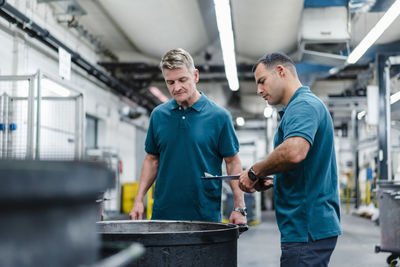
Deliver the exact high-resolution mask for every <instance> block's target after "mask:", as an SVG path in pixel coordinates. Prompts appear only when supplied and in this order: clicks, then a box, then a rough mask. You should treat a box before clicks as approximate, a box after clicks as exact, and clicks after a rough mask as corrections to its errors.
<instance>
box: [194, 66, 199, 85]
mask: <svg viewBox="0 0 400 267" xmlns="http://www.w3.org/2000/svg"><path fill="white" fill-rule="evenodd" d="M193 75H194V82H195V83H198V82H199V76H200V75H199V70H198V69H195V70H194V73H193Z"/></svg>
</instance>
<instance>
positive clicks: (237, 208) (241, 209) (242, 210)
mask: <svg viewBox="0 0 400 267" xmlns="http://www.w3.org/2000/svg"><path fill="white" fill-rule="evenodd" d="M233 211H237V212H240V213H241V214H242V215H243V216H247V209H246V208H239V207H235V208H234V209H233Z"/></svg>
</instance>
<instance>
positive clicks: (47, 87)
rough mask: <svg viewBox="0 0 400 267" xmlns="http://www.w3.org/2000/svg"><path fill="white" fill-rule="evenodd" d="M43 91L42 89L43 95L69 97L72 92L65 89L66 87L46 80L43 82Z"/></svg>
mask: <svg viewBox="0 0 400 267" xmlns="http://www.w3.org/2000/svg"><path fill="white" fill-rule="evenodd" d="M40 82H41V89H42V92H43V93H42V94H43V95H46V94H49V93H50V92H52V93H53V94H56V95H59V96H63V97H67V96H70V95H71V91H70V90H68V89H67V88H65V87H64V86H62V85H60V84H58V83H55V82H53V81H52V80H50V79H45V78H43V79H42V80H41V81H40Z"/></svg>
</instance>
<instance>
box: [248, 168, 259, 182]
mask: <svg viewBox="0 0 400 267" xmlns="http://www.w3.org/2000/svg"><path fill="white" fill-rule="evenodd" d="M247 174H248V176H249V178H250V180H252V181H253V182H255V181H256V180H257V179H258V178H257V176H256V174H255V173H254V171H253V168H250V170H249V172H248V173H247Z"/></svg>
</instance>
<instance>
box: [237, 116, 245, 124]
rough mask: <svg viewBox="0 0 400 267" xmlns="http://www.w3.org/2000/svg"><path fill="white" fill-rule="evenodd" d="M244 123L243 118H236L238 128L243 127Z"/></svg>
mask: <svg viewBox="0 0 400 267" xmlns="http://www.w3.org/2000/svg"><path fill="white" fill-rule="evenodd" d="M244 123H245V121H244V119H243V117H237V118H236V124H237V125H238V126H243V125H244Z"/></svg>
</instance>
